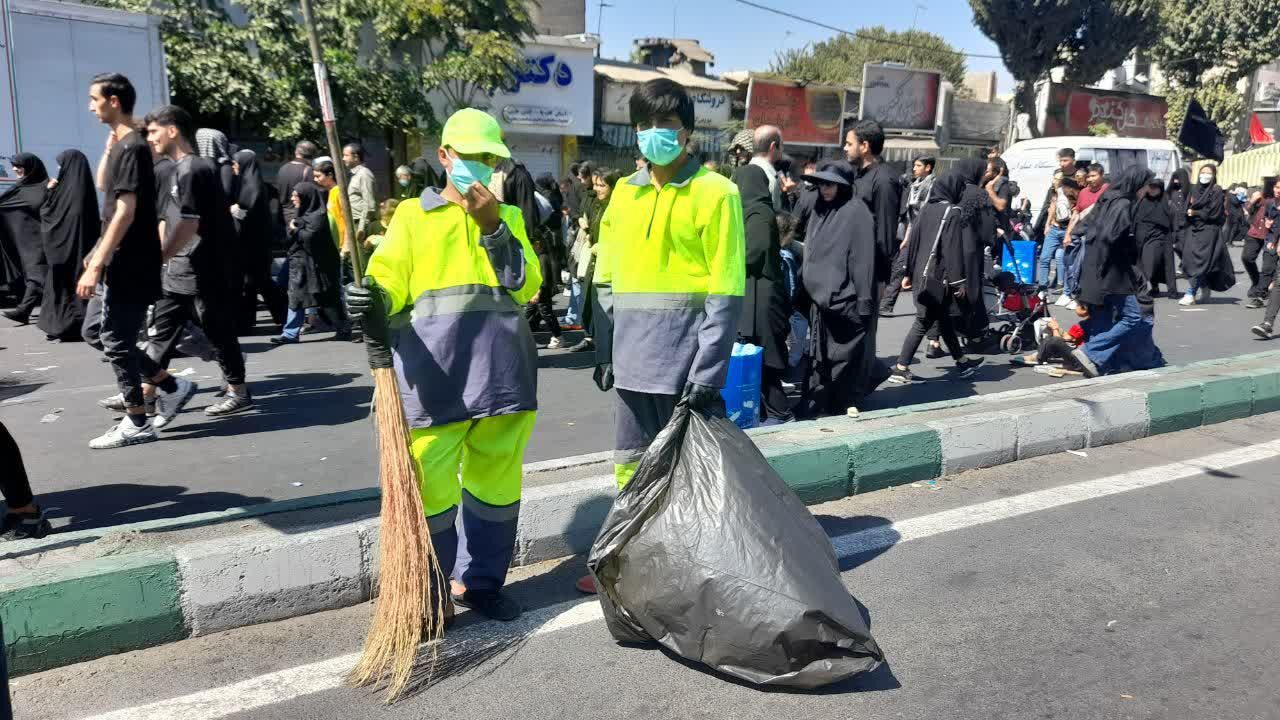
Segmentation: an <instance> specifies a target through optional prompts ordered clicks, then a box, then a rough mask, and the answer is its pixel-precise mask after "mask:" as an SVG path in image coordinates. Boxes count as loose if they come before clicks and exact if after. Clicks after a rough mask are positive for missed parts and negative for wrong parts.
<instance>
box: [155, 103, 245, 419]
mask: <svg viewBox="0 0 1280 720" xmlns="http://www.w3.org/2000/svg"><path fill="white" fill-rule="evenodd" d="M146 123H147V141H148V142H150V143H151V147H152V148H153V149H154V150H155V151H156V152H157V153H159V154H161V155H165V156H167V157H168V158H169V159H170V160H172V161H173V162H174V170H173V185H172V187H171V188H170V190H169V193H170V197H169V203H170V204H171V206H172V209H173V210H172V212H171V213H170V214H171V215H176V217H177V220H176V221H175V223H174V226H173V227H172V228H168V229H167V230H166V232H165V237H164V238H163V240H162V242H161V248H162V251H163V253H164V257H165V259H166V260H167V261H168V266H167V267H166V269H165V273H164V283H163V286H164V293H163V295H162V296H161V298H160V299H159V300H157V301H156V307H155V314H154V316H153V323H154V326H155V337H154V338H152V340H151V343H152V355H153V356H155V355H158V356H159V357H160V364H161V365H162V366H163V365H164V364H166V363H167V362H168V361H169V359H170V358H171V357H172V356H173V352H174V350H175V348H176V347H177V344H178V339H179V338H180V337H181V335H182V331H183V328H184V327H186V324H187V322H189V321H192V320H194V321H195V322H196V324H197V325H199V326H200V327H201V328H202V329H203V330H204V332H205V335H207V336H208V338H209V342H210V343H212V344H213V349H214V357H215V359H216V360H217V361H218V366H219V367H220V368H221V369H222V377H223V380H224V382H225V384H226V395H225V396H224V397H223V398H222V400H220V401H219V402H217V403H215V404H213V405H210V406H209V407H207V408H205V414H206V415H214V416H218V415H229V414H231V413H235V412H240V411H242V410H247V409H249V408H251V407H253V397H252V396H251V395H250V394H249V387H248V386H247V385H246V384H245V379H244V356H243V355H242V354H241V352H240V339H239V338H238V337H236V327H235V307H236V303H235V299H236V280H237V279H238V277H239V275H238V273H239V270H238V268H237V267H236V264H235V258H236V255H235V252H234V243H235V237H236V234H235V226H234V225H233V224H232V221H231V214H230V213H229V212H227V210H226V208H227V196H226V193H225V192H223V189H222V184H221V182H220V181H219V179H218V171H217V168H216V166H215V165H214V164H213V162H212V161H211V160H209V159H208V158H203V157H199V156H198V155H196V154H195V152H194V150H193V148H192V139H193V137H194V135H195V122H194V121H193V120H192V119H191V116H190V115H189V114H188V113H187V111H186V110H183V109H182V108H180V107H178V106H176V105H163V106H161V107H159V108H156V109H155V110H152V111H151V112H150V113H149V114H148V115H147V118H146ZM172 419H173V418H172V416H170V417H168V418H161V417H160V416H159V415H158V414H157V417H156V420H155V425H156V427H157V428H163V427H165V426H167V425H168V424H169V422H170V421H171V420H172Z"/></svg>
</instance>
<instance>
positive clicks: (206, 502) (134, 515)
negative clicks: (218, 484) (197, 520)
mask: <svg viewBox="0 0 1280 720" xmlns="http://www.w3.org/2000/svg"><path fill="white" fill-rule="evenodd" d="M268 500H270V498H265V497H252V496H248V495H241V494H239V493H230V492H217V491H215V492H196V493H192V492H190V489H189V488H187V487H184V486H182V485H137V484H134V483H112V484H109V485H91V486H86V487H82V488H76V489H74V490H60V491H55V492H44V493H40V504H41V506H42V507H43V508H44V509H45V510H46V511H48V513H49V516H50V518H52V519H54V520H57V519H58V518H63V517H65V518H67V519H68V522H67V525H66V526H65V527H60V528H59V532H70V531H74V530H86V529H90V528H98V527H109V526H113V525H124V524H128V523H136V522H142V521H144V520H158V519H161V518H174V517H182V516H183V515H191V514H193V513H202V512H212V511H214V510H225V509H227V508H229V507H242V506H245V505H254V504H257V503H262V502H267V501H268Z"/></svg>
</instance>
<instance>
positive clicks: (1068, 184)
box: [1058, 176, 1080, 190]
mask: <svg viewBox="0 0 1280 720" xmlns="http://www.w3.org/2000/svg"><path fill="white" fill-rule="evenodd" d="M1058 187H1060V188H1066V189H1067V190H1079V189H1080V183H1078V182H1076V179H1075V178H1073V177H1065V176H1064V177H1063V178H1062V182H1061V183H1060V184H1059V185H1058Z"/></svg>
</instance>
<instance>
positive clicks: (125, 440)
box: [89, 415, 159, 450]
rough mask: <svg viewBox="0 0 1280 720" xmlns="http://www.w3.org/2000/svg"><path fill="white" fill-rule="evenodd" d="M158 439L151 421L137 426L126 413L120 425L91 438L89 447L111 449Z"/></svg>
mask: <svg viewBox="0 0 1280 720" xmlns="http://www.w3.org/2000/svg"><path fill="white" fill-rule="evenodd" d="M157 439H159V438H157V436H156V431H155V428H154V427H152V425H151V422H150V421H147V423H146V424H145V425H143V426H142V427H137V426H135V425H134V424H133V421H132V420H130V419H129V417H128V416H127V415H126V416H125V417H123V418H121V420H120V424H119V425H116V426H115V427H113V428H111V429H110V430H108V431H107V432H105V433H103V434H102V435H99V436H98V437H96V438H94V439H92V440H90V441H89V447H90V449H93V450H110V449H111V448H121V447H126V446H128V445H141V444H142V443H149V442H155V441H156V440H157Z"/></svg>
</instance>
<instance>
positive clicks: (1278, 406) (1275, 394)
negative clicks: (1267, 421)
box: [1247, 369, 1280, 415]
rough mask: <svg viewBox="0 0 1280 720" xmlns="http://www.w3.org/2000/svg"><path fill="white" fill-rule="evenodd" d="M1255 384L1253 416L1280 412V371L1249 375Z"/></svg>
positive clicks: (1257, 372)
mask: <svg viewBox="0 0 1280 720" xmlns="http://www.w3.org/2000/svg"><path fill="white" fill-rule="evenodd" d="M1247 375H1248V377H1249V379H1250V381H1252V382H1253V414H1254V415H1261V414H1263V413H1269V412H1276V411H1277V410H1280V369H1278V370H1259V371H1256V372H1251V373H1247Z"/></svg>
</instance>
